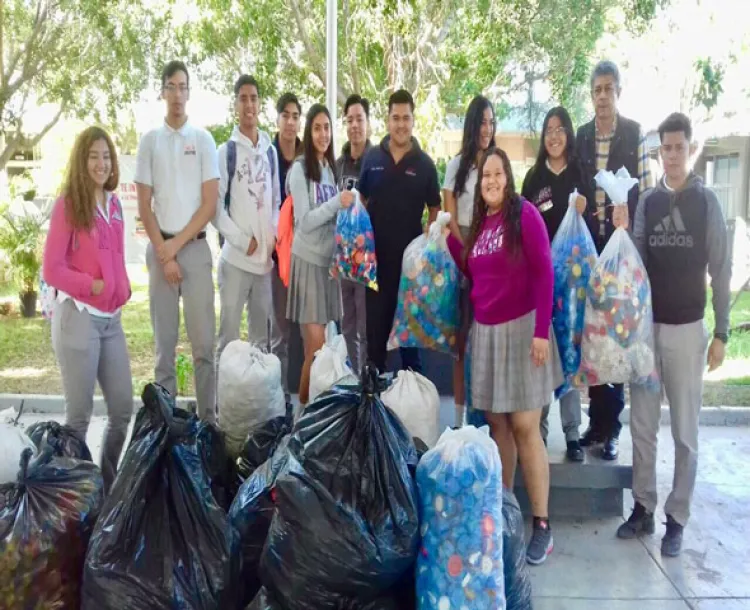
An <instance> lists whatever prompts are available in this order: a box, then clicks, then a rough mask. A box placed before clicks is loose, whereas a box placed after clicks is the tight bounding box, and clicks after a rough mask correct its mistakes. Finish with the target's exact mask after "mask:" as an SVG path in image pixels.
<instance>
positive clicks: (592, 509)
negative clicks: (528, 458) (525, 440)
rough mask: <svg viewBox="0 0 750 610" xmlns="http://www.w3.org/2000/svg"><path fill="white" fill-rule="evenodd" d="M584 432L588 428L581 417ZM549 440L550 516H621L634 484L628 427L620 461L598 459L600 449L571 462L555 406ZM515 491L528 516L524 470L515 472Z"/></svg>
mask: <svg viewBox="0 0 750 610" xmlns="http://www.w3.org/2000/svg"><path fill="white" fill-rule="evenodd" d="M582 419H583V423H582V425H581V432H583V431H584V430H585V429H586V426H587V425H588V418H587V417H586V414H585V413H584V414H583V415H582ZM549 429H550V438H549V440H548V443H549V447H548V455H549V470H550V495H549V513H550V514H549V516H550V517H551V518H556V517H576V518H600V517H619V516H621V515H622V513H623V507H624V499H625V498H624V490H626V489H630V488H631V487H632V483H633V467H632V463H633V461H632V445H631V440H630V428H629V427H627V426H625V427H624V428H623V430H622V433H621V435H620V455H619V458H618V460H617V461H615V462H607V461H605V460H602V459H601V458H600V457H599V453H600V451H601V448H600V447H589V448H587V449H585V450H584V451H585V454H586V457H585V461H584V462H583V463H573V462H569V461H568V460H567V459H566V457H565V450H566V443H565V437H564V436H563V433H562V429H561V426H560V413H559V410H558V409H557V407H556V405H555V406H553V407H552V411H551V412H550V427H549ZM514 488H515V489H514V491H515V493H516V495H517V496H518V500H519V502H520V503H521V508H522V510H523V511H524V513H525V514H529V515H530V514H531V508H530V504H529V500H528V495H527V493H526V487H525V484H524V480H523V470H522V468H521V466H520V465H519V467H518V470H517V471H516V477H515V485H514Z"/></svg>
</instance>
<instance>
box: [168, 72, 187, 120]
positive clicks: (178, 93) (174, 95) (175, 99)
mask: <svg viewBox="0 0 750 610" xmlns="http://www.w3.org/2000/svg"><path fill="white" fill-rule="evenodd" d="M162 98H163V99H164V100H165V101H166V102H167V115H168V116H170V117H172V118H174V119H180V118H182V117H184V116H185V107H186V105H187V101H188V99H190V87H189V86H188V75H187V74H185V73H184V72H183V71H182V70H178V71H177V72H175V73H174V74H173V75H172V76H170V77H169V78H167V80H166V82H165V83H164V86H163V87H162Z"/></svg>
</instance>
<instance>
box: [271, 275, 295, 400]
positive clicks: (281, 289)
mask: <svg viewBox="0 0 750 610" xmlns="http://www.w3.org/2000/svg"><path fill="white" fill-rule="evenodd" d="M271 291H272V292H273V315H272V316H269V324H270V325H271V353H273V354H274V355H275V356H276V357H277V358H278V359H279V360H280V361H281V387H282V388H284V395H285V396H286V399H287V402H289V328H290V327H289V325H290V322H289V320H287V319H286V296H287V289H286V286H284V282H282V281H281V278H280V277H279V267H278V265H276V266H275V267H274V268H273V271H272V272H271Z"/></svg>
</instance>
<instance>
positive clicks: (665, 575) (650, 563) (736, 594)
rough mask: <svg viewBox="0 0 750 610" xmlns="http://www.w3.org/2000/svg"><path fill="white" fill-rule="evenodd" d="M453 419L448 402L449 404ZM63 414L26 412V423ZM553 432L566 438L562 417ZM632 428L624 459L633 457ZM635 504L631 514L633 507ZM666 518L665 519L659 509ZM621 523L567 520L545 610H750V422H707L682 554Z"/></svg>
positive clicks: (664, 474)
mask: <svg viewBox="0 0 750 610" xmlns="http://www.w3.org/2000/svg"><path fill="white" fill-rule="evenodd" d="M442 415H443V418H442V419H443V420H444V421H445V423H447V421H448V417H449V415H450V413H449V405H447V404H444V407H443V413H442ZM48 417H55V418H59V417H60V416H59V415H53V416H42V415H24V416H23V417H22V423H23V424H25V425H29V424H30V423H32V422H34V421H39V420H42V419H46V418H48ZM103 426H104V418H103V417H99V416H97V417H94V419H93V421H92V425H91V429H90V431H89V437H88V442H89V444H90V446H91V449H92V453H94V455H95V456H96V455H97V454H98V451H99V445H100V439H101V434H102V430H103ZM552 430H553V434H558V435H559V434H560V432H559V427H558V426H557V425H556V423H553V427H552ZM627 434H628V429H627V428H626V429H625V430H624V438H623V459H626V460H627V459H629V455H628V454H629V444H630V441H629V438H628V436H627ZM659 441H660V444H659V446H660V449H661V454H660V458H659V470H658V475H659V487H660V495H661V501H662V502H663V500H664V499H665V498H666V496H667V494H668V491H669V488H670V485H671V476H672V469H671V464H672V460H673V452H672V447H671V437H670V431H669V428H668V427H662V429H661V433H660V437H659ZM629 508H630V507H628V511H629ZM658 518H659V520H660V521H664V515H663V513H662V512H661V511H660V514H659V515H658ZM621 522H622V520H621V519H606V520H595V521H592V520H587V521H566V522H562V521H558V522H554V523H553V524H552V527H553V532H554V535H555V551H554V553H553V554H552V556H551V557H550V559H549V560H548V562H547V563H546V564H545V565H543V566H541V567H538V568H534V569H533V570H532V578H533V584H534V596H535V600H536V601H535V609H536V610H601V609H603V610H689V609H692V610H750V428H747V427H744V428H743V427H737V428H731V427H703V428H701V459H700V467H699V472H698V484H697V488H696V495H695V501H694V505H693V516H692V519H691V522H690V525H689V526H688V528H687V529H686V530H685V546H684V552H683V555H682V556H681V557H680V558H678V559H662V557H661V555H660V552H659V541H660V536H661V535H662V533H663V531H664V527H663V525H660V526H659V528H658V529H657V534H656V535H655V536H654V537H653V538H649V539H646V540H643V541H628V542H623V541H619V540H617V539H616V538H615V530H616V529H617V526H618V525H619V524H620V523H621Z"/></svg>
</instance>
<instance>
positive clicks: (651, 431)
mask: <svg viewBox="0 0 750 610" xmlns="http://www.w3.org/2000/svg"><path fill="white" fill-rule="evenodd" d="M659 137H660V140H661V156H662V160H663V163H664V172H665V175H664V176H663V177H662V179H661V180H660V181H659V184H658V185H657V187H656V188H654V189H650V190H648V191H646V192H645V193H644V194H643V196H642V197H641V199H640V201H639V202H638V207H637V209H636V213H635V221H634V227H633V238H634V241H635V243H636V246H637V247H638V251H639V252H640V254H641V257H642V258H643V262H644V263H645V265H646V269H647V270H648V276H649V279H650V281H651V293H652V299H653V309H654V343H655V348H656V351H655V356H656V366H657V371H658V373H659V376H660V378H661V381H662V385H663V387H664V389H665V391H666V396H667V399H668V401H669V409H670V415H671V419H672V436H673V438H674V443H675V466H674V468H675V474H674V486H673V489H672V493H671V494H670V496H669V498H668V499H667V502H666V504H665V506H664V512H665V513H666V515H667V531H666V534H665V536H664V538H663V539H662V545H661V551H662V554H663V555H667V556H671V557H674V556H676V555H678V554H679V553H680V549H681V546H682V530H683V527H684V526H685V524H686V523H687V521H688V517H689V516H690V501H691V498H692V495H693V489H694V487H695V477H696V470H697V465H698V415H699V412H700V409H701V405H702V395H703V372H704V370H705V368H706V362H707V361H708V370H709V371H713V370H714V369H716V368H718V367H719V366H721V364H722V362H723V360H724V349H725V345H726V342H727V336H728V335H727V333H728V327H729V299H730V292H729V280H730V276H731V262H730V260H729V248H728V245H727V230H726V224H725V222H724V217H723V214H722V211H721V207H720V206H719V202H718V200H717V198H716V195H715V194H714V192H713V191H711V190H710V189H709V188H707V187H705V186H704V185H703V181H702V180H701V179H700V178H699V177H698V176H696V175H694V174H692V173H691V172H690V169H689V160H690V156H691V153H692V152H693V151H694V149H695V148H694V145H692V144H691V138H692V128H691V125H690V119H688V117H686V116H685V115H683V114H679V113H675V114H672V115H670V116H669V117H668V118H667V119H666V120H665V121H664V122H663V123H662V124H661V125H660V126H659ZM623 207H624V206H623ZM621 213H622V212H621ZM706 270H708V273H709V274H710V275H711V288H712V289H713V297H712V299H713V308H714V314H715V318H716V324H715V328H714V329H713V330H714V332H713V340H711V341H710V346H709V340H710V336H709V333H708V330H707V329H706V325H705V322H704V320H703V312H704V310H705V306H706ZM707 349H708V358H706V350H707ZM660 403H661V392H653V391H649V390H648V389H646V388H644V387H642V386H636V385H635V384H633V385H631V415H630V428H631V433H632V435H633V497H634V499H635V508H634V509H633V514H632V515H631V516H630V518H629V519H628V521H627V522H626V523H624V524H623V525H622V526H621V527H620V529H619V530H618V532H617V535H618V537H620V538H635V537H636V536H638V535H640V534H643V533H645V534H651V533H653V532H654V511H655V510H656V501H657V499H656V445H657V434H658V431H659V419H660V413H661V404H660Z"/></svg>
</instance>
